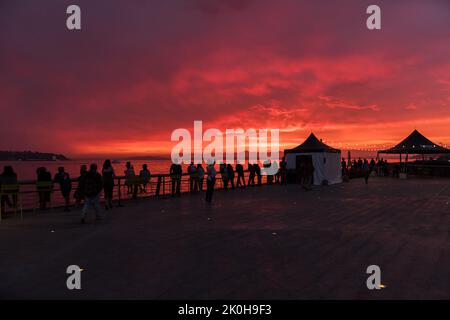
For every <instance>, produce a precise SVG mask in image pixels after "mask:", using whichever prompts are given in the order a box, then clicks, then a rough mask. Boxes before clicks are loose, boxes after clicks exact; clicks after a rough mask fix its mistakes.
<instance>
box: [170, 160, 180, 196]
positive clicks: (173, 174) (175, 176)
mask: <svg viewBox="0 0 450 320" xmlns="http://www.w3.org/2000/svg"><path fill="white" fill-rule="evenodd" d="M182 172H183V171H182V168H181V165H180V164H178V162H177V161H175V162H173V163H172V165H171V166H170V179H171V182H172V197H174V196H175V194H176V195H177V196H180V195H181V174H182Z"/></svg>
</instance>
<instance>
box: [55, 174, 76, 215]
mask: <svg viewBox="0 0 450 320" xmlns="http://www.w3.org/2000/svg"><path fill="white" fill-rule="evenodd" d="M53 182H54V183H58V184H59V189H60V191H61V194H62V196H63V198H64V202H65V206H64V211H65V212H68V211H70V208H69V207H70V192H71V191H72V181H71V180H70V176H69V174H68V173H67V172H65V171H64V167H59V168H58V173H57V174H55V177H54V178H53Z"/></svg>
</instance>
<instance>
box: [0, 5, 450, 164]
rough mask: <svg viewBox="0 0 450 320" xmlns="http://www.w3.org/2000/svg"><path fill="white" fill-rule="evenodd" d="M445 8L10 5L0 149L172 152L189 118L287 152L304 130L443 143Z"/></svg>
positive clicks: (448, 119)
mask: <svg viewBox="0 0 450 320" xmlns="http://www.w3.org/2000/svg"><path fill="white" fill-rule="evenodd" d="M70 4H78V5H79V6H80V7H81V10H82V30H81V31H68V30H67V29H66V24H65V20H66V17H67V15H66V13H65V11H66V7H67V6H68V5H70ZM370 4H377V5H379V6H380V7H381V9H382V30H380V31H369V30H368V29H367V28H366V18H367V15H366V13H365V11H366V8H367V6H368V5H370ZM449 17H450V1H448V0H429V1H423V0H396V1H392V0H389V1H380V0H376V1H364V0H354V1H351V0H342V1H318V0H314V1H313V0H311V1H301V0H285V1H284V0H283V1H279V0H277V1H275V0H270V1H269V0H248V1H243V0H241V1H237V0H221V1H219V0H168V1H156V0H155V1H144V0H139V1H138V0H130V1H116V0H109V1H92V0H90V1H87V0H76V1H61V0H53V1H50V0H49V1H47V0H41V1H35V0H19V1H13V0H1V1H0V104H1V105H0V108H1V114H2V115H1V117H0V150H36V151H50V152H58V153H59V152H60V153H65V154H67V155H69V156H87V155H117V154H123V155H130V154H133V155H139V154H169V152H170V149H171V147H172V146H173V145H174V144H175V143H173V142H171V141H170V134H171V132H172V131H173V130H174V129H176V128H189V129H191V128H192V126H193V121H194V120H203V126H204V128H205V129H206V128H219V129H225V128H239V127H241V128H244V129H247V128H280V129H281V134H280V137H281V143H282V149H283V148H284V147H292V146H295V145H298V144H299V143H301V142H302V141H303V140H304V139H305V138H306V137H307V136H308V134H309V133H310V132H311V131H313V132H315V133H316V135H317V136H319V137H322V138H323V139H324V140H325V141H327V142H329V143H330V144H331V145H333V146H336V147H340V148H343V149H345V148H348V147H351V148H366V147H373V145H392V144H393V143H395V142H398V141H399V140H401V139H402V138H404V137H405V136H406V135H408V134H409V133H410V132H411V131H412V130H413V129H415V128H417V129H418V130H420V131H421V132H422V133H424V134H425V135H426V136H428V137H429V138H430V139H431V140H433V141H435V142H437V143H443V144H450V126H449V124H450V18H449Z"/></svg>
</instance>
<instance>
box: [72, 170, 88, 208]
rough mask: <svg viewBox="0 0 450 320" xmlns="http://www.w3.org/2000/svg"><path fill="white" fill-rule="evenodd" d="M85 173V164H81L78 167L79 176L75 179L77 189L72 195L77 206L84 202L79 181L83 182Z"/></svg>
mask: <svg viewBox="0 0 450 320" xmlns="http://www.w3.org/2000/svg"><path fill="white" fill-rule="evenodd" d="M86 173H87V167H86V165H85V164H83V165H81V167H80V176H79V177H78V178H77V188H76V190H75V192H74V194H73V197H74V198H75V203H76V204H77V205H80V204H81V201H83V200H84V193H83V190H82V189H81V188H80V181H81V180H83V178H84V176H85V175H86Z"/></svg>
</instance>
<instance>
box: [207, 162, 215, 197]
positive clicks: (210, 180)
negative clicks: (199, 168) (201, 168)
mask: <svg viewBox="0 0 450 320" xmlns="http://www.w3.org/2000/svg"><path fill="white" fill-rule="evenodd" d="M214 164H215V162H214V163H212V164H209V165H208V166H207V167H206V174H207V175H208V176H207V177H206V202H208V203H211V201H212V197H213V193H214V185H215V183H216V168H214Z"/></svg>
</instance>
